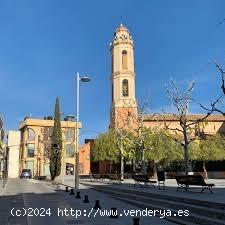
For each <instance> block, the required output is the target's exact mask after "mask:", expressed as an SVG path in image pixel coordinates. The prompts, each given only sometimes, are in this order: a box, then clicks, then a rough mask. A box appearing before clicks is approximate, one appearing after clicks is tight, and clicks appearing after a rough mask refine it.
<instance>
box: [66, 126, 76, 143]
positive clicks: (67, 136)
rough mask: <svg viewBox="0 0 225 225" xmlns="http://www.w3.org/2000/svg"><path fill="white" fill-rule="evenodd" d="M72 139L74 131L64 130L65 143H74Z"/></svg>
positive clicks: (71, 129)
mask: <svg viewBox="0 0 225 225" xmlns="http://www.w3.org/2000/svg"><path fill="white" fill-rule="evenodd" d="M74 137H75V129H74V128H68V129H67V130H66V141H74Z"/></svg>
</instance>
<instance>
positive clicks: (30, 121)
mask: <svg viewBox="0 0 225 225" xmlns="http://www.w3.org/2000/svg"><path fill="white" fill-rule="evenodd" d="M76 124H77V123H76V122H73V121H61V127H68V128H70V127H71V128H74V127H76ZM26 126H30V127H32V126H38V127H53V126H54V120H47V119H34V118H26V119H25V120H24V121H22V122H21V123H20V125H19V129H20V130H21V129H23V128H24V127H26ZM81 127H82V126H81V122H79V128H81Z"/></svg>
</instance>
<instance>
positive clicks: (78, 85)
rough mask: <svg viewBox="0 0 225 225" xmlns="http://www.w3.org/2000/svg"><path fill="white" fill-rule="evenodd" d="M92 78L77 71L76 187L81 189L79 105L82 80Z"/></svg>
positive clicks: (87, 80) (86, 80) (85, 80)
mask: <svg viewBox="0 0 225 225" xmlns="http://www.w3.org/2000/svg"><path fill="white" fill-rule="evenodd" d="M90 80H91V79H90V78H89V77H87V76H84V77H80V74H79V73H78V72H77V112H76V114H77V121H76V122H77V124H76V146H75V147H76V148H75V166H76V169H75V177H74V178H75V189H77V190H78V189H79V114H80V112H79V110H80V109H79V106H80V81H82V82H89V81H90Z"/></svg>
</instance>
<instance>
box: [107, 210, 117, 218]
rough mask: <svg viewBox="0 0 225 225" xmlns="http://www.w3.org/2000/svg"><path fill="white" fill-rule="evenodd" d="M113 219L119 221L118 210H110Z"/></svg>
mask: <svg viewBox="0 0 225 225" xmlns="http://www.w3.org/2000/svg"><path fill="white" fill-rule="evenodd" d="M109 218H112V219H117V218H118V212H117V208H111V210H110V217H109Z"/></svg>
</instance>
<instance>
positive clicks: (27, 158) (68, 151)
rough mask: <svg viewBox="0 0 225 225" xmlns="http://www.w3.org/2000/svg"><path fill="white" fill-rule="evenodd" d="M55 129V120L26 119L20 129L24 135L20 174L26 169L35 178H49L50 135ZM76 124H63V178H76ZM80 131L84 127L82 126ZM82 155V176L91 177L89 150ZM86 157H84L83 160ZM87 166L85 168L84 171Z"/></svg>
mask: <svg viewBox="0 0 225 225" xmlns="http://www.w3.org/2000/svg"><path fill="white" fill-rule="evenodd" d="M53 126H54V120H53V119H52V118H48V119H46V118H45V119H31V118H26V119H25V120H24V121H23V122H22V123H21V124H20V126H19V128H20V131H21V145H20V157H19V159H20V160H19V164H20V171H21V170H22V169H24V168H29V169H31V171H32V173H33V176H46V175H47V176H48V175H50V171H49V153H50V148H51V143H50V139H51V134H52V130H53ZM76 126H77V123H76V122H73V121H61V128H62V139H63V152H62V166H61V175H73V174H74V164H75V160H74V149H75V141H74V140H75V135H76V133H75V132H76V129H75V128H76ZM79 128H81V124H79ZM81 149H82V150H81V151H80V150H79V152H80V154H79V158H80V160H81V162H80V163H81V164H80V167H82V170H80V174H84V172H82V171H85V173H89V171H90V165H89V164H90V160H89V159H88V157H87V155H88V154H89V150H88V149H87V147H85V148H84V147H82V148H81ZM84 155H85V156H84ZM83 165H84V167H83Z"/></svg>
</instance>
